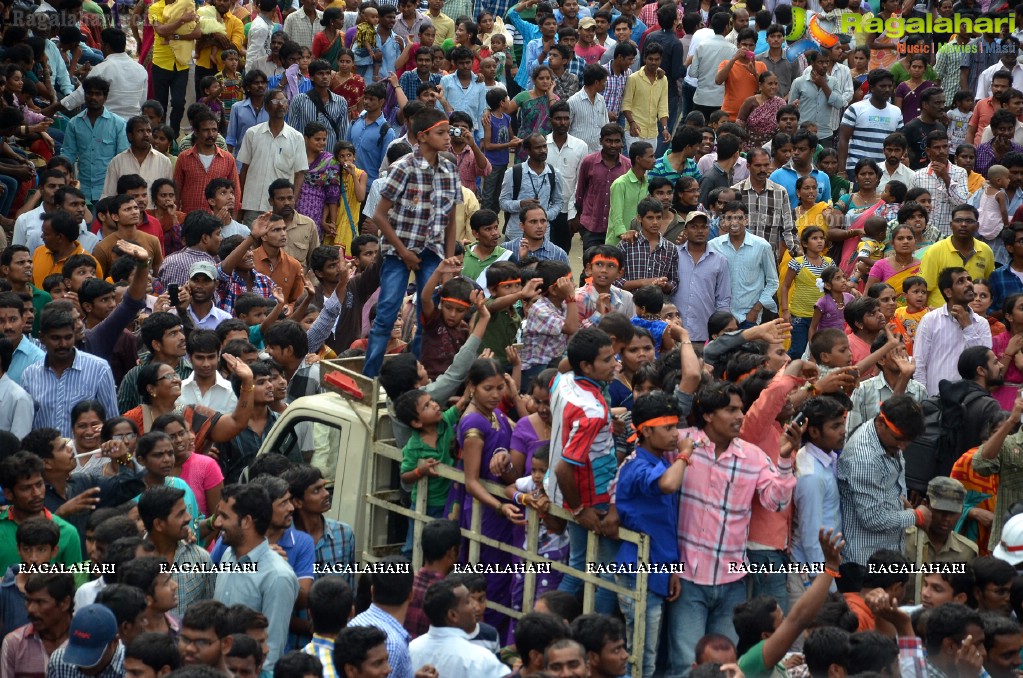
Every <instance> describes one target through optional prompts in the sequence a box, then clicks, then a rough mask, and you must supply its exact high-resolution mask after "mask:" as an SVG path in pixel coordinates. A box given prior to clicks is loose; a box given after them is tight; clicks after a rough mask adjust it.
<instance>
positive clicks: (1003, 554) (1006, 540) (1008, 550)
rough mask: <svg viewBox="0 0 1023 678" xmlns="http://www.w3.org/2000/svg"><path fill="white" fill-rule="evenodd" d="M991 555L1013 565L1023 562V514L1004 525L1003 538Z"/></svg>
mask: <svg viewBox="0 0 1023 678" xmlns="http://www.w3.org/2000/svg"><path fill="white" fill-rule="evenodd" d="M991 555H993V556H994V557H995V558H998V559H999V560H1004V561H1005V562H1007V563H1009V564H1010V565H1012V566H1013V567H1017V566H1018V565H1019V564H1020V563H1023V514H1020V515H1018V516H1013V517H1012V518H1010V519H1009V521H1008V522H1006V523H1005V524H1004V525H1002V538H1001V540H1000V541H999V542H998V546H996V547H995V548H994V550H993V551H992V552H991Z"/></svg>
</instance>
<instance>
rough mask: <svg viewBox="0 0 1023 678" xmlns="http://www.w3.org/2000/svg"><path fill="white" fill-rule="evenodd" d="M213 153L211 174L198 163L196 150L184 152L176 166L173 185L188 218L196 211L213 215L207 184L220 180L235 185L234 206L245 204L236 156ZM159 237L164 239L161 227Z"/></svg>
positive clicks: (179, 206) (222, 151) (216, 151)
mask: <svg viewBox="0 0 1023 678" xmlns="http://www.w3.org/2000/svg"><path fill="white" fill-rule="evenodd" d="M213 150H214V155H213V162H211V163H210V168H209V169H208V170H207V169H206V168H205V167H203V164H202V161H201V160H199V148H198V147H197V146H192V147H191V148H189V149H188V150H187V151H183V152H182V153H181V155H179V156H178V161H177V163H175V165H174V185H175V186H177V187H178V200H180V204H179V205H178V209H180V210H181V211H182V212H184V213H186V214H187V213H189V212H191V211H193V210H202V211H203V212H209V211H210V206H209V203H207V202H206V184H208V183H210V181H211V180H213V179H216V178H219V177H223V178H225V179H229V180H230V181H231V182H232V183H233V184H234V200H235V204H236V205H240V204H241V203H242V186H241V183H240V182H239V181H238V166H237V165H236V164H235V160H234V156H232V155H231V154H230V153H228V152H227V151H225V150H223V149H221V148H217V147H214V149H213ZM158 225H159V224H158ZM160 237H163V228H162V227H161V228H160Z"/></svg>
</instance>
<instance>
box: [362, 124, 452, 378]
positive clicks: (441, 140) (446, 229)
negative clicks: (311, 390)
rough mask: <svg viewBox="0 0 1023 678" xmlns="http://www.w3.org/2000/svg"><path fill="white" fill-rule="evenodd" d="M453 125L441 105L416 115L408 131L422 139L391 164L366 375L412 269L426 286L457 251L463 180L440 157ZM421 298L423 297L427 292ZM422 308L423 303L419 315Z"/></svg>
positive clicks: (380, 353) (375, 364) (381, 210)
mask: <svg viewBox="0 0 1023 678" xmlns="http://www.w3.org/2000/svg"><path fill="white" fill-rule="evenodd" d="M450 128H451V125H450V124H449V123H448V118H447V115H446V114H445V113H444V112H443V111H440V110H438V109H436V108H430V109H426V110H424V111H422V112H421V113H419V114H418V115H416V116H414V117H413V118H412V120H411V121H409V132H410V133H412V134H414V135H415V138H416V140H417V141H418V143H419V145H418V146H417V147H416V149H415V150H414V151H413V152H412V153H411V154H410V155H407V156H405V157H403V158H401V159H399V160H398V161H397V162H395V163H394V164H393V165H391V168H390V172H389V173H388V175H387V183H385V184H384V186H383V188H381V190H380V202H379V204H378V205H377V211H376V214H374V215H372V216H373V220H374V221H375V222H376V224H377V226H378V227H379V228H380V232H381V233H382V234H383V236H384V239H385V242H384V245H383V247H381V252H380V253H381V255H382V256H383V263H382V265H381V269H380V299H379V301H378V302H377V316H376V320H375V321H374V322H373V329H371V330H370V333H369V350H368V351H367V353H366V363H365V367H364V368H363V373H364V374H365V375H366V376H367V377H375V376H377V374H379V372H380V366H381V364H382V363H383V360H384V349H385V347H386V346H387V341H388V339H389V338H390V335H391V327H392V326H393V325H394V320H395V318H397V317H398V311H399V310H400V308H401V303H402V300H403V299H404V296H405V288H406V286H407V284H408V276H409V273H410V272H412V271H414V272H415V274H416V287H417V288H418V289H420V290H422V289H423V288H424V287H425V283H426V281H427V280H428V279H429V278H430V276H431V275H432V274H433V271H434V269H436V268H437V266H438V265H439V264H440V262H441V260H442V259H450V258H451V257H453V256H454V255H455V212H456V209H455V208H456V207H457V206H458V205H460V204H461V203H462V190H461V182H460V181H459V179H458V171H457V170H456V168H455V164H454V163H452V162H451V161H449V160H445V159H444V158H441V157H439V153H441V152H443V151H447V150H448V148H449V146H450V143H451V142H450V135H449V134H448V130H449V129H450ZM392 208H393V209H392ZM419 298H420V302H421V301H422V295H420V297H419ZM422 312H423V309H422V305H421V303H420V307H419V315H422ZM421 337H422V330H421V329H420V330H419V331H418V332H417V336H416V339H415V340H414V341H413V342H412V348H413V353H415V354H417V355H418V353H419V349H420V343H421Z"/></svg>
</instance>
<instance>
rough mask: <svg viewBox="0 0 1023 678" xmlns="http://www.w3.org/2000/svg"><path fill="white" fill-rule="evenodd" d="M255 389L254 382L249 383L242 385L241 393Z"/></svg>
mask: <svg viewBox="0 0 1023 678" xmlns="http://www.w3.org/2000/svg"><path fill="white" fill-rule="evenodd" d="M255 390H256V385H255V384H249V385H248V386H243V387H242V393H252V392H253V391H255Z"/></svg>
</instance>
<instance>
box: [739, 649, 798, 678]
mask: <svg viewBox="0 0 1023 678" xmlns="http://www.w3.org/2000/svg"><path fill="white" fill-rule="evenodd" d="M765 642H767V641H765V640H761V641H760V642H759V643H757V644H756V645H754V646H753V647H751V648H750V649H748V650H746V654H744V655H742V656H741V657H739V668H740V669H742V672H743V673H744V674H746V677H747V678H787V676H788V675H789V672H788V671H786V670H785V667H783V666H782V665H781V664H776V665H775V666H774V667H773V668H771V669H768V668H767V666H766V665H764V643H765Z"/></svg>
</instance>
